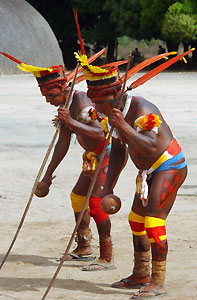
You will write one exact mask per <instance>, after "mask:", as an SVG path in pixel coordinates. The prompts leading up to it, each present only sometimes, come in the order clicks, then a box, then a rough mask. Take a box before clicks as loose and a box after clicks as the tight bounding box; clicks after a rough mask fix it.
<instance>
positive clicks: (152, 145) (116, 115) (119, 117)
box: [110, 108, 157, 155]
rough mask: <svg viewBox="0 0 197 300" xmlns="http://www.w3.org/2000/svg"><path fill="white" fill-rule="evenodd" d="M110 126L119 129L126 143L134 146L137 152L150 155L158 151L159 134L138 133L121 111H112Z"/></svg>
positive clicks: (151, 132)
mask: <svg viewBox="0 0 197 300" xmlns="http://www.w3.org/2000/svg"><path fill="white" fill-rule="evenodd" d="M110 125H112V126H114V128H117V129H118V130H119V132H120V134H121V135H122V136H123V138H124V139H125V141H126V143H127V144H130V145H132V147H133V148H135V149H136V150H137V151H139V152H141V153H144V152H145V153H146V154H150V155H152V154H154V153H155V152H156V151H157V134H156V133H155V132H154V131H152V130H151V131H148V130H146V131H141V132H140V133H139V132H137V131H136V130H135V129H133V128H132V127H131V126H130V125H129V124H128V123H127V122H126V121H125V119H124V116H123V114H122V113H121V111H120V110H119V109H116V108H114V109H113V110H112V114H111V116H110Z"/></svg>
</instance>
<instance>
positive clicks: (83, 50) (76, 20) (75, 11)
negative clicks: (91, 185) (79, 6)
mask: <svg viewBox="0 0 197 300" xmlns="http://www.w3.org/2000/svg"><path fill="white" fill-rule="evenodd" d="M73 13H74V17H75V23H76V26H77V33H78V38H79V42H80V47H81V51H82V54H86V52H85V47H84V44H83V41H82V38H81V31H80V27H79V22H78V17H77V10H76V9H74V8H73Z"/></svg>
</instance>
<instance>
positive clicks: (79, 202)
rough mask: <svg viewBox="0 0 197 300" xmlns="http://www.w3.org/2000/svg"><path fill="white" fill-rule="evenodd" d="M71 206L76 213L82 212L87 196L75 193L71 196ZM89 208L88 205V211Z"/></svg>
mask: <svg viewBox="0 0 197 300" xmlns="http://www.w3.org/2000/svg"><path fill="white" fill-rule="evenodd" d="M70 199H71V204H72V208H73V210H74V212H80V211H81V209H82V206H83V203H84V201H85V199H86V196H81V195H77V194H75V193H73V192H71V194H70ZM88 208H89V205H88V204H87V207H86V209H88Z"/></svg>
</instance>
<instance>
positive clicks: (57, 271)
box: [41, 54, 131, 300]
mask: <svg viewBox="0 0 197 300" xmlns="http://www.w3.org/2000/svg"><path fill="white" fill-rule="evenodd" d="M130 60H131V54H129V58H128V63H127V70H126V74H125V78H124V84H123V87H122V91H121V96H120V102H119V105H118V108H120V107H121V104H122V100H123V96H124V90H125V86H126V81H127V73H128V71H129V66H130ZM113 130H114V128H113V127H111V129H110V132H109V135H108V138H107V140H106V142H105V145H104V147H103V151H102V153H101V156H100V158H99V162H98V165H97V167H96V170H95V172H94V175H93V178H92V181H91V184H90V186H89V189H88V192H87V195H86V199H85V201H84V203H83V206H82V209H81V212H80V214H79V217H78V220H77V222H76V225H75V228H74V230H73V233H72V235H71V238H70V241H69V243H68V246H67V248H66V250H65V252H64V255H63V257H62V259H61V261H60V263H59V265H58V267H57V270H56V272H55V274H54V275H53V278H52V279H51V281H50V284H49V286H48V288H47V290H46V292H45V293H44V295H43V297H42V299H41V300H44V299H45V298H46V296H47V295H48V293H49V291H50V289H51V287H52V285H53V283H54V281H55V279H56V278H57V275H58V273H59V272H60V270H61V268H62V266H63V263H64V261H65V259H66V256H67V254H68V252H69V250H70V247H71V245H72V242H73V240H74V238H75V235H76V233H77V230H78V228H79V225H80V223H81V220H82V218H83V215H84V212H85V210H86V207H87V204H88V201H89V199H90V196H91V194H92V191H93V188H94V186H95V183H96V180H97V177H98V174H99V171H100V168H101V165H102V162H103V159H104V157H105V153H106V150H107V146H108V144H109V140H110V138H111V136H112V133H113Z"/></svg>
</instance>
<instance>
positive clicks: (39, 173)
mask: <svg viewBox="0 0 197 300" xmlns="http://www.w3.org/2000/svg"><path fill="white" fill-rule="evenodd" d="M78 68H79V63H77V67H76V70H75V76H74V79H73V81H72V84H71V87H70V90H69V93H68V96H67V98H66V100H65V103H64V107H66V106H67V105H68V103H69V99H70V97H71V95H72V92H73V88H74V84H75V80H76V77H77V73H78ZM60 125H61V122H60V121H58V123H57V126H56V131H55V134H54V136H53V138H52V141H51V143H50V145H49V147H48V150H47V152H46V154H45V157H44V159H43V162H42V164H41V167H40V169H39V172H38V174H37V177H36V180H35V182H34V185H33V188H32V191H31V194H30V197H29V200H28V203H27V205H26V207H25V210H24V213H23V215H22V218H21V221H20V223H19V226H18V228H17V230H16V233H15V235H14V238H13V240H12V242H11V244H10V247H9V248H8V251H7V253H6V255H5V256H4V258H3V261H2V263H1V265H0V270H1V268H2V267H3V265H4V263H5V261H6V259H7V257H8V255H9V253H10V251H11V250H12V247H13V245H14V243H15V241H16V239H17V237H18V234H19V232H20V229H21V227H22V225H23V223H24V220H25V217H26V215H27V212H28V210H29V207H30V205H31V202H32V199H33V196H34V194H35V191H36V188H37V185H38V182H39V180H40V177H41V175H42V172H43V170H44V167H45V165H46V162H47V160H48V157H49V155H50V152H51V150H52V147H53V145H54V143H55V140H56V137H57V135H58V132H59V130H60Z"/></svg>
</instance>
